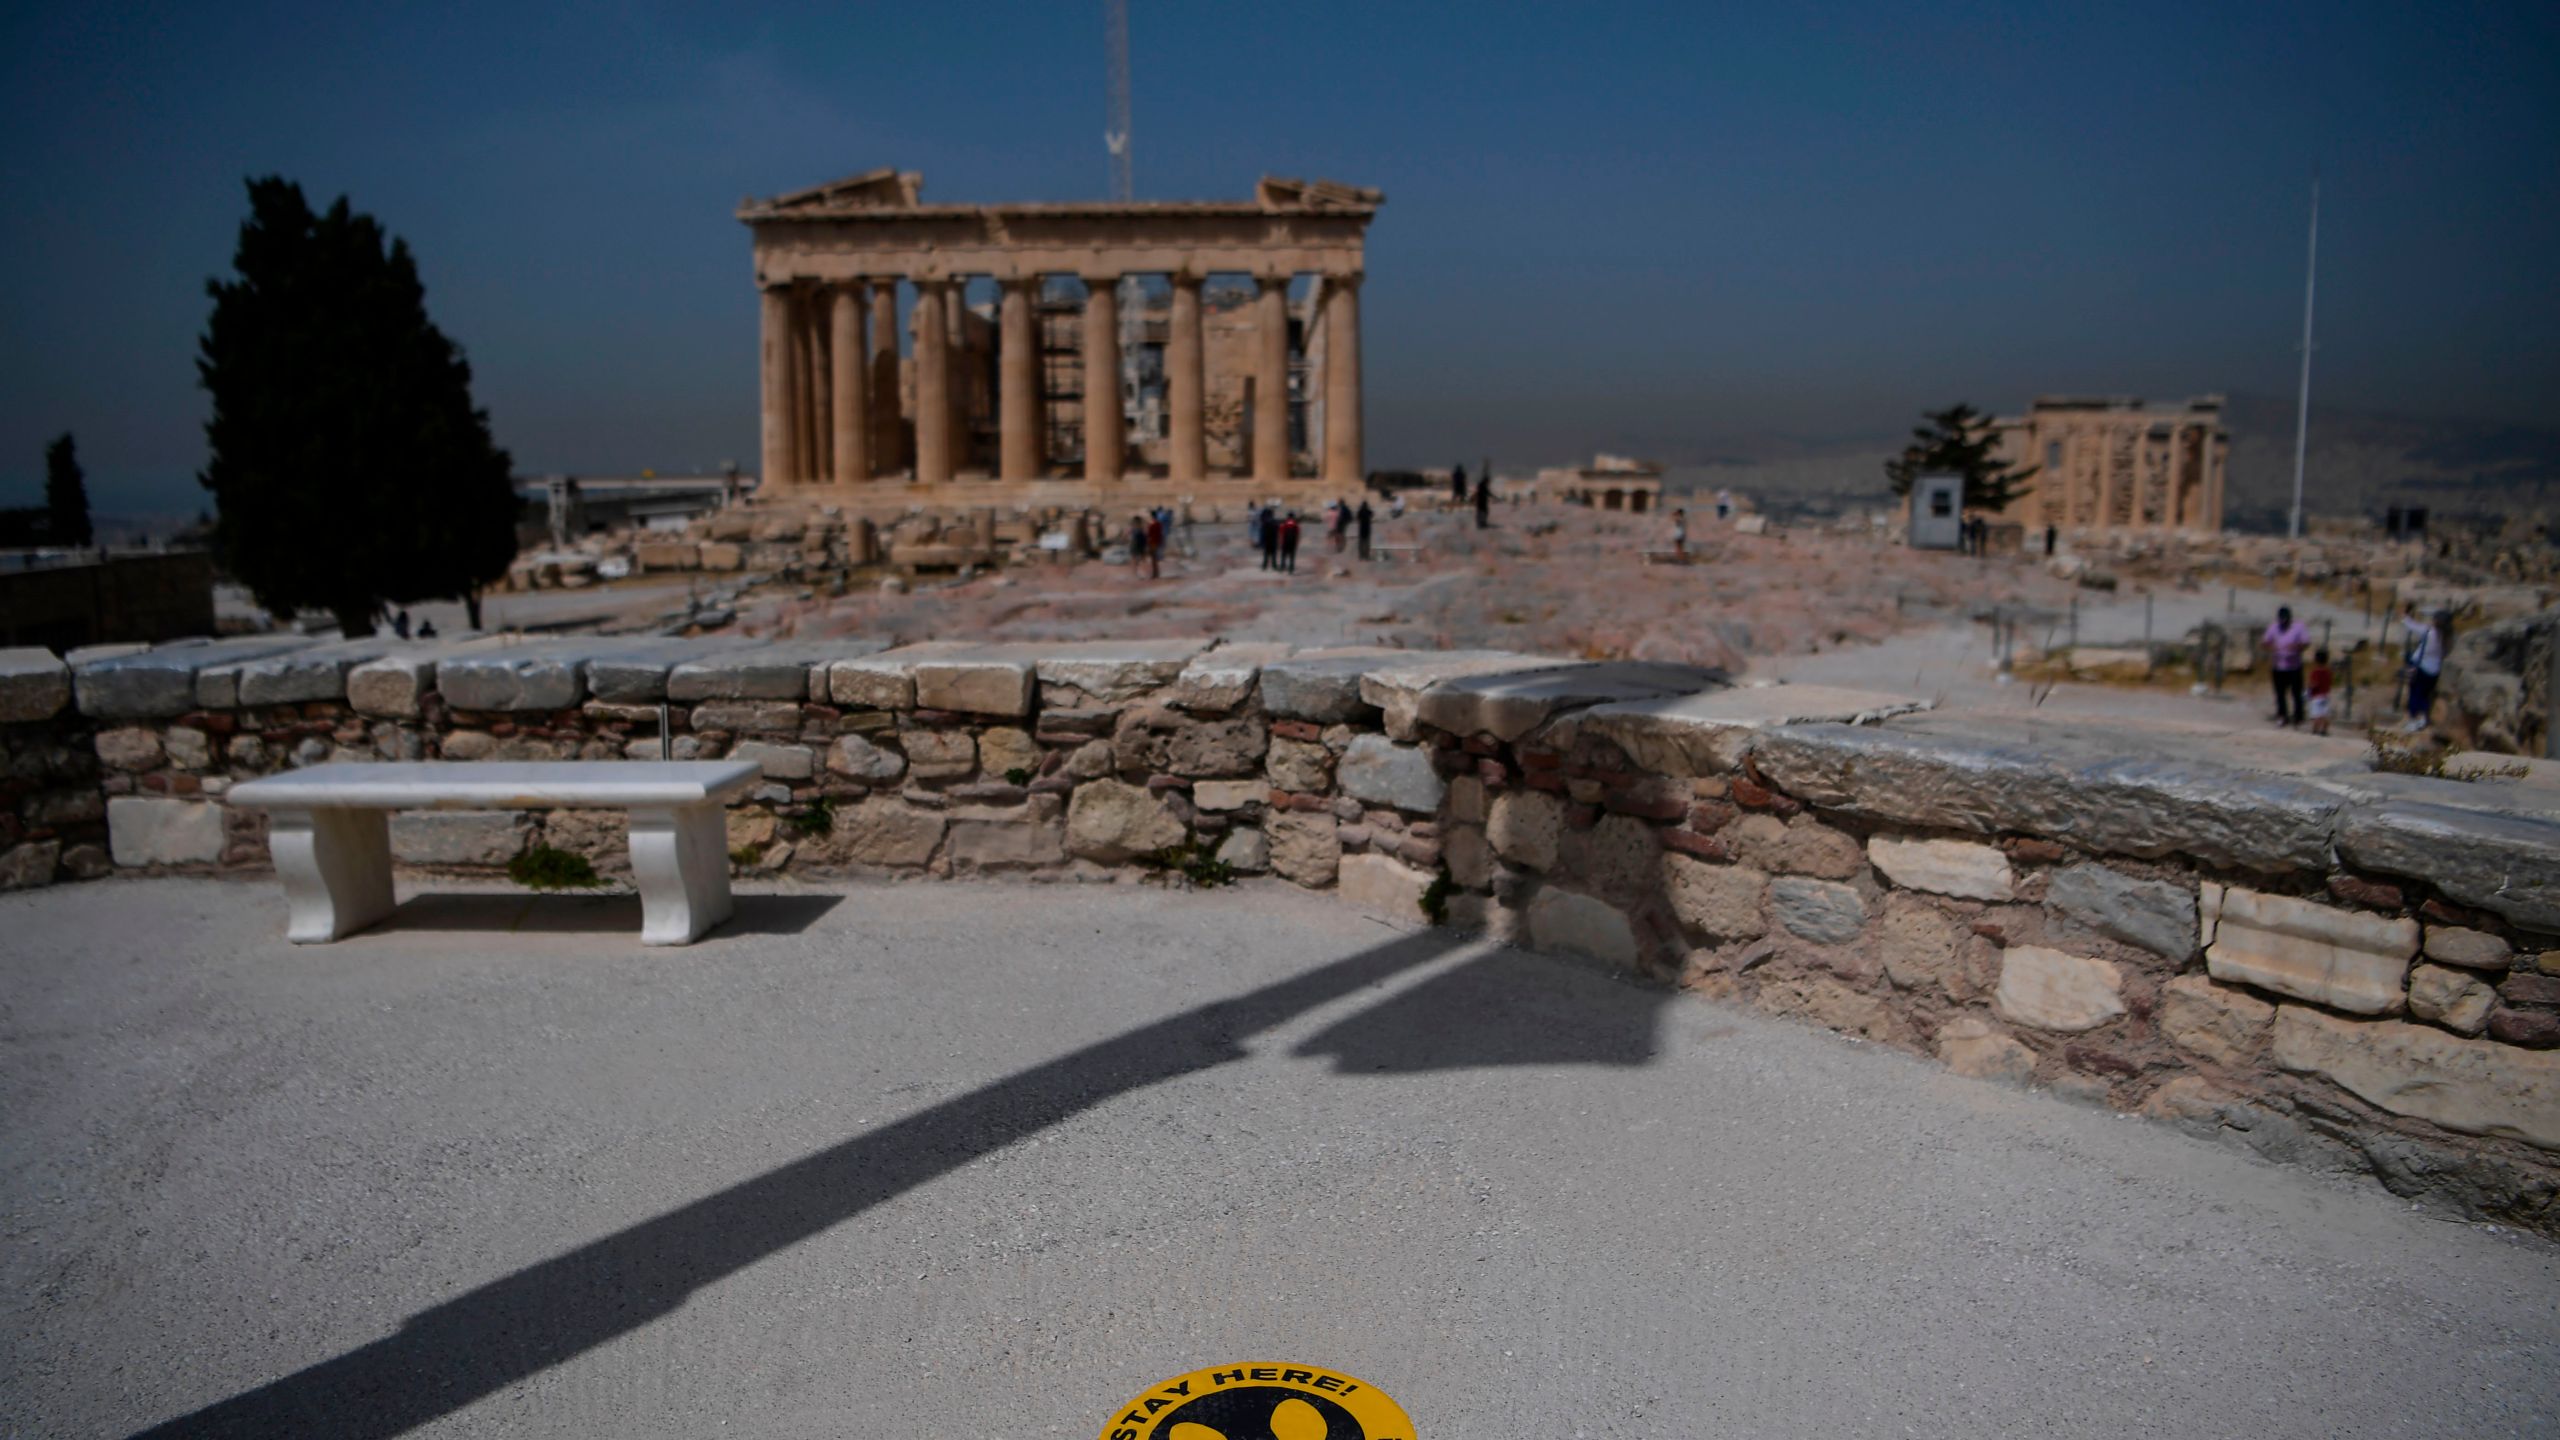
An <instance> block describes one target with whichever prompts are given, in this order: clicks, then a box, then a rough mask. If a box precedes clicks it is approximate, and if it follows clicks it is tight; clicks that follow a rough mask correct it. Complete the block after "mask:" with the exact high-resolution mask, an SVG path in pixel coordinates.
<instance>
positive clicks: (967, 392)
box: [942, 276, 978, 471]
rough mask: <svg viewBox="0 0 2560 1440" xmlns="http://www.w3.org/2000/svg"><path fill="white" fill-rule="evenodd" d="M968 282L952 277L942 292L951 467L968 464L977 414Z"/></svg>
mask: <svg viewBox="0 0 2560 1440" xmlns="http://www.w3.org/2000/svg"><path fill="white" fill-rule="evenodd" d="M968 302H969V282H968V279H967V278H966V277H965V276H961V277H954V278H953V279H952V281H951V283H950V284H948V285H946V286H944V287H943V291H942V315H943V321H942V333H943V335H944V337H945V339H946V341H947V343H948V344H949V345H950V347H951V468H952V469H953V470H955V471H957V470H958V469H959V468H960V467H961V466H963V465H965V464H967V463H969V458H970V457H969V419H970V417H971V416H972V415H973V414H975V413H976V408H977V389H978V387H977V386H976V384H975V383H973V379H972V377H973V374H974V370H973V367H974V365H975V361H974V360H973V359H972V357H971V355H970V351H971V350H972V349H973V348H975V347H974V346H973V345H972V344H971V334H972V327H971V326H970V324H969V303H968Z"/></svg>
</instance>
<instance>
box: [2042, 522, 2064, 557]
mask: <svg viewBox="0 0 2560 1440" xmlns="http://www.w3.org/2000/svg"><path fill="white" fill-rule="evenodd" d="M2061 538H2062V531H2061V530H2060V529H2059V528H2058V527H2056V526H2052V525H2047V526H2046V527H2044V554H2045V558H2046V559H2048V560H2050V559H2052V558H2053V544H2054V542H2055V541H2057V540H2059V539H2061Z"/></svg>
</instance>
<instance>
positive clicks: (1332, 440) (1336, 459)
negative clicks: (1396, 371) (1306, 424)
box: [1324, 275, 1362, 487]
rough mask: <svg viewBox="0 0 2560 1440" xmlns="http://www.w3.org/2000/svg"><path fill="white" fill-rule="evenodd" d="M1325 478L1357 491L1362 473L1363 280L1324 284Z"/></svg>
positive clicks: (1345, 277) (1331, 278) (1345, 279)
mask: <svg viewBox="0 0 2560 1440" xmlns="http://www.w3.org/2000/svg"><path fill="white" fill-rule="evenodd" d="M1324 478H1325V479H1327V480H1328V481H1331V482H1332V483H1333V484H1334V485H1335V486H1337V487H1342V486H1357V485H1359V484H1360V483H1361V478H1362V476H1361V469H1360V277H1359V276H1357V275H1333V276H1328V277H1326V279H1325V282H1324Z"/></svg>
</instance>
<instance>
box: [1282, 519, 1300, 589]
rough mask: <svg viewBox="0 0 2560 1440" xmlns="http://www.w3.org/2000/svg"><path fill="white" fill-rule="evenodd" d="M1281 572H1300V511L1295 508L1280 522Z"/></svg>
mask: <svg viewBox="0 0 2560 1440" xmlns="http://www.w3.org/2000/svg"><path fill="white" fill-rule="evenodd" d="M1280 573H1281V574H1283V575H1295V574H1297V573H1298V512H1297V511H1295V510H1292V511H1290V512H1289V514H1288V518H1286V519H1284V520H1282V521H1281V522H1280Z"/></svg>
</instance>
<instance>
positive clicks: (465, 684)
mask: <svg viewBox="0 0 2560 1440" xmlns="http://www.w3.org/2000/svg"><path fill="white" fill-rule="evenodd" d="M585 659H586V656H585V655H584V653H583V652H582V651H581V650H580V649H577V648H574V647H570V646H566V645H556V644H554V645H542V644H537V645H524V646H517V647H514V648H512V649H505V650H486V651H475V652H473V653H470V654H466V655H449V656H446V657H445V658H443V659H441V660H439V661H437V662H436V688H437V689H438V690H440V691H442V692H443V694H444V698H445V703H446V704H448V705H451V706H452V707H453V708H455V709H456V710H566V709H569V708H570V707H572V706H574V705H576V704H577V703H578V702H579V701H580V700H582V699H584V698H585V696H586V686H585V683H584V681H583V680H582V679H581V678H580V676H579V670H580V667H581V666H582V665H583V664H584V663H585Z"/></svg>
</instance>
